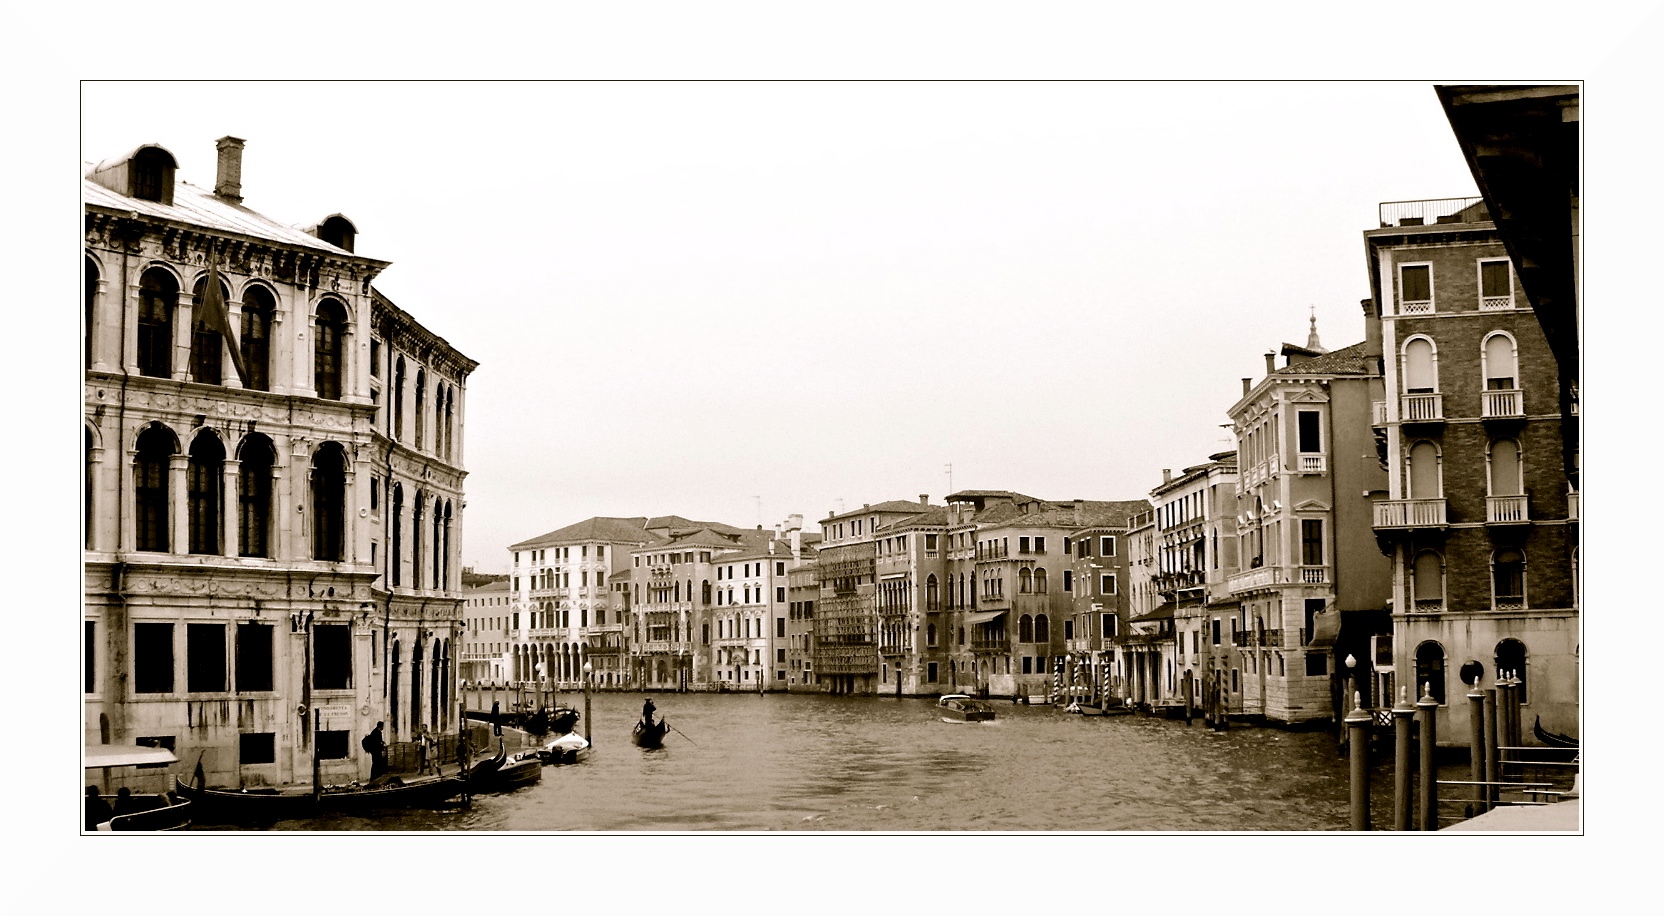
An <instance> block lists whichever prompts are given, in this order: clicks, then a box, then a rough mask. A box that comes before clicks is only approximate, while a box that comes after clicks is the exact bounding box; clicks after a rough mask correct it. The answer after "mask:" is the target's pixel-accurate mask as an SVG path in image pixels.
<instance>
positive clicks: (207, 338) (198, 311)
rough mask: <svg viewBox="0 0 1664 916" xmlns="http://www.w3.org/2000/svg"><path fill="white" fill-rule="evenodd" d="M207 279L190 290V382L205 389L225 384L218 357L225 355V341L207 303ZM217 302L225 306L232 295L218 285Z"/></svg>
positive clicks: (198, 282)
mask: <svg viewBox="0 0 1664 916" xmlns="http://www.w3.org/2000/svg"><path fill="white" fill-rule="evenodd" d="M207 291H208V278H207V277H203V278H202V279H200V280H198V281H196V286H195V287H193V288H192V289H191V381H194V382H201V383H202V384H204V385H220V384H224V381H225V377H224V370H223V368H222V366H221V356H222V355H223V354H224V352H225V338H224V337H222V336H220V332H219V329H218V328H216V327H215V326H214V316H213V313H212V311H211V308H212V307H211V306H209V304H208V301H207ZM219 293H220V302H221V303H222V305H223V303H225V302H226V301H227V300H229V299H230V298H231V293H230V291H228V290H227V289H226V288H225V281H223V280H222V281H220V290H219Z"/></svg>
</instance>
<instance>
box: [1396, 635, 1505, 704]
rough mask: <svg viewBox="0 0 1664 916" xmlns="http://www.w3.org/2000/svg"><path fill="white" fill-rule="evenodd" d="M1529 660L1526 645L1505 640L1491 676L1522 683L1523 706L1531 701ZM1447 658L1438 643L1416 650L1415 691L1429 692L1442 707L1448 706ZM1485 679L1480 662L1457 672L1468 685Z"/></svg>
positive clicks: (1499, 647)
mask: <svg viewBox="0 0 1664 916" xmlns="http://www.w3.org/2000/svg"><path fill="white" fill-rule="evenodd" d="M1526 657H1527V653H1526V648H1525V643H1523V642H1520V641H1519V640H1517V639H1513V638H1509V639H1504V640H1502V641H1501V642H1499V643H1497V644H1496V650H1495V655H1494V657H1493V663H1494V664H1495V666H1496V667H1495V668H1493V669H1492V672H1491V673H1492V675H1493V676H1496V677H1500V676H1502V675H1503V674H1507V675H1509V676H1511V677H1513V678H1516V679H1517V680H1518V681H1519V687H1518V689H1519V693H1518V694H1517V696H1518V697H1519V701H1520V702H1521V703H1525V702H1529V699H1530V695H1529V694H1528V693H1527V682H1528V678H1527V676H1526V675H1527V669H1526ZM1445 658H1446V656H1445V651H1444V646H1442V645H1440V644H1439V643H1438V642H1437V641H1436V640H1431V639H1430V640H1427V641H1426V642H1423V643H1421V644H1420V645H1418V646H1416V652H1415V664H1416V686H1415V691H1416V693H1417V694H1420V693H1422V692H1423V691H1426V692H1428V693H1431V694H1432V696H1433V699H1435V700H1437V701H1439V702H1440V703H1444V702H1446V693H1445V690H1446V684H1445V677H1446V664H1445ZM1484 676H1485V670H1484V665H1483V664H1482V663H1480V662H1479V661H1477V660H1475V661H1469V662H1468V663H1466V664H1464V665H1463V666H1462V667H1461V669H1460V670H1459V671H1458V672H1457V677H1458V678H1460V679H1461V680H1462V681H1463V682H1464V683H1472V682H1473V681H1475V680H1476V679H1479V678H1483V677H1484Z"/></svg>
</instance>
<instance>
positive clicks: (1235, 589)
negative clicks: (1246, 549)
mask: <svg viewBox="0 0 1664 916" xmlns="http://www.w3.org/2000/svg"><path fill="white" fill-rule="evenodd" d="M1282 582H1283V569H1282V567H1280V566H1261V567H1258V568H1256V569H1249V570H1245V571H1243V572H1239V573H1236V574H1235V575H1232V576H1228V577H1226V579H1225V587H1226V588H1227V589H1229V590H1230V592H1231V594H1233V595H1234V594H1238V593H1240V592H1250V591H1254V590H1255V589H1263V588H1270V587H1271V586H1273V585H1280V584H1282Z"/></svg>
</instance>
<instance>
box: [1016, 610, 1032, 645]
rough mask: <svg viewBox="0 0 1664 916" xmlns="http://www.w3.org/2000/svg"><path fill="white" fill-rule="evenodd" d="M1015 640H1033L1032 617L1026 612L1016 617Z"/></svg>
mask: <svg viewBox="0 0 1664 916" xmlns="http://www.w3.org/2000/svg"><path fill="white" fill-rule="evenodd" d="M1017 641H1018V642H1034V618H1033V617H1030V616H1029V615H1027V614H1024V615H1023V616H1021V617H1019V618H1017Z"/></svg>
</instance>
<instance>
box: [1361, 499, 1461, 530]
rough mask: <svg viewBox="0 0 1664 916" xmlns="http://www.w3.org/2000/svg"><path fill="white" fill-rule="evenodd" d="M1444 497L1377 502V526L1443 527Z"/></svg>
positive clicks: (1444, 522)
mask: <svg viewBox="0 0 1664 916" xmlns="http://www.w3.org/2000/svg"><path fill="white" fill-rule="evenodd" d="M1446 524H1448V523H1447V522H1446V521H1445V501H1444V500H1443V499H1384V500H1381V501H1380V502H1377V503H1376V504H1375V527H1377V528H1442V527H1444V526H1445V525H1446Z"/></svg>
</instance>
